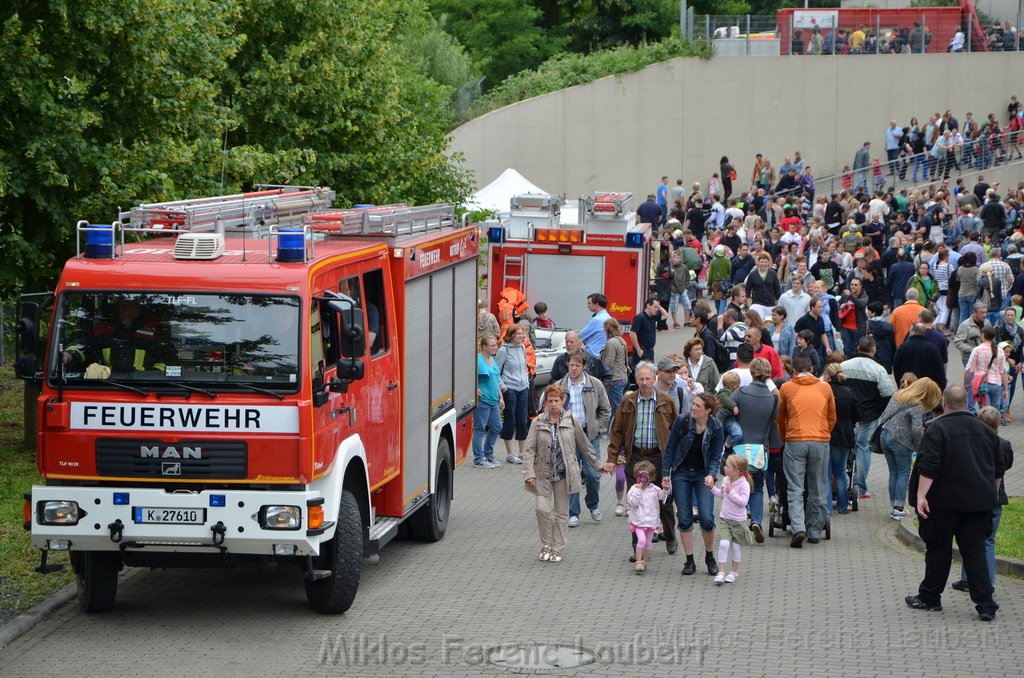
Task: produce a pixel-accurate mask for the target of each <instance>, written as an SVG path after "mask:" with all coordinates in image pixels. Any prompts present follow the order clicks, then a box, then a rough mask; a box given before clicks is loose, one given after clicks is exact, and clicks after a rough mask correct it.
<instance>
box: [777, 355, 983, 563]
mask: <svg viewBox="0 0 1024 678" xmlns="http://www.w3.org/2000/svg"><path fill="white" fill-rule="evenodd" d="M793 369H794V371H795V372H796V375H795V376H794V377H793V378H792V379H791V380H790V381H788V382H786V383H785V384H783V385H782V386H781V387H780V388H779V417H778V421H779V433H781V434H782V439H783V441H784V442H785V444H786V446H785V450H784V451H783V456H782V465H783V471H784V472H785V474H786V483H787V486H788V488H789V489H788V500H789V522H790V525H791V526H792V528H793V538H792V540H791V541H790V542H789V545H790V546H792V547H793V548H801V547H802V546H803V543H804V541H805V540H806V541H807V542H809V543H811V544H817V543H818V542H819V541H820V540H821V530H822V529H823V528H824V526H825V519H826V517H827V510H826V506H825V497H826V492H827V489H828V461H829V453H830V450H829V441H830V440H831V439H832V427H833V426H835V423H836V401H835V397H834V396H833V394H832V388H831V387H830V386H829V385H828V384H826V383H825V382H823V381H821V380H819V379H818V378H817V377H815V376H814V375H813V374H811V361H810V359H809V358H807V357H806V356H802V355H798V356H796V357H794V358H793ZM805 480H806V487H807V515H806V520H805V516H804V485H805ZM968 576H974V575H973V574H971V573H968Z"/></svg>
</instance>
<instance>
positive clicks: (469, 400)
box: [454, 260, 477, 417]
mask: <svg viewBox="0 0 1024 678" xmlns="http://www.w3.org/2000/svg"><path fill="white" fill-rule="evenodd" d="M476 290H477V277H476V260H471V261H464V262H462V263H461V264H459V265H457V266H456V267H455V308H457V309H459V313H456V314H455V343H454V348H455V352H454V354H455V355H456V356H458V359H457V360H456V361H455V412H456V416H459V417H461V416H462V415H463V414H465V413H466V412H467V411H469V410H470V409H471V408H472V407H473V406H474V405H476V354H477V347H476V339H477V337H476ZM470 311H472V312H470Z"/></svg>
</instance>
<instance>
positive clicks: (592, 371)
mask: <svg viewBox="0 0 1024 678" xmlns="http://www.w3.org/2000/svg"><path fill="white" fill-rule="evenodd" d="M577 351H583V342H582V341H580V334H579V332H577V331H576V330H569V331H568V332H566V333H565V353H562V354H560V355H559V356H558V357H557V358H555V362H554V363H553V364H552V365H551V382H552V383H554V382H556V381H558V380H559V379H561V378H563V377H564V376H565V375H567V374H569V356H570V355H572V354H573V353H576V352H577ZM584 354H585V355H586V357H587V369H586V372H587V374H589V375H590V376H592V377H594V378H595V379H600V380H601V383H603V384H607V383H608V381H610V380H611V378H612V375H611V372H609V371H608V368H607V367H605V364H604V363H603V362H601V359H600V358H599V357H597V356H595V355H594V354H592V353H589V352H586V351H584Z"/></svg>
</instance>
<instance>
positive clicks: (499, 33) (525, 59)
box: [430, 0, 565, 87]
mask: <svg viewBox="0 0 1024 678" xmlns="http://www.w3.org/2000/svg"><path fill="white" fill-rule="evenodd" d="M430 10H431V12H432V13H433V15H434V16H435V17H437V18H439V19H440V20H441V21H442V22H443V24H444V26H445V28H446V30H448V31H449V32H450V33H451V34H452V35H454V36H455V37H456V38H458V40H459V42H460V43H462V44H463V45H464V46H465V48H466V51H467V52H469V55H470V56H471V57H472V58H473V60H474V61H475V62H476V64H477V66H478V67H479V68H480V70H481V71H482V72H483V74H484V77H485V85H486V86H487V87H493V86H495V85H497V84H498V83H500V82H502V81H503V80H504V79H505V78H507V77H508V76H510V75H512V74H513V73H518V72H519V71H523V70H528V69H533V68H536V67H537V66H539V65H540V64H542V63H543V62H544V61H545V60H546V59H547V58H548V57H550V56H551V55H553V54H556V53H557V52H559V51H561V50H562V48H563V46H564V44H565V41H564V40H563V39H562V38H561V37H559V34H558V32H555V31H549V30H547V29H546V28H545V27H543V26H541V23H540V22H541V19H542V16H541V12H540V11H539V10H538V9H537V8H536V6H535V5H534V3H533V2H532V1H531V0H430Z"/></svg>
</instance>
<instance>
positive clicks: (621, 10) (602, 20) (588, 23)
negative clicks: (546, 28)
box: [546, 0, 679, 52]
mask: <svg viewBox="0 0 1024 678" xmlns="http://www.w3.org/2000/svg"><path fill="white" fill-rule="evenodd" d="M558 4H562V3H558ZM548 13H550V12H548ZM548 13H546V15H547V14H548ZM678 24H679V2H678V0H573V1H571V2H567V3H564V4H562V24H561V25H562V30H563V31H564V32H565V34H566V35H568V36H569V37H570V45H571V47H572V49H573V50H574V51H579V52H590V51H592V50H595V49H606V48H609V47H615V46H618V45H634V46H635V45H639V44H640V43H643V42H654V41H657V40H660V39H662V38H666V37H668V36H669V35H670V34H671V33H672V28H673V27H674V26H677V25H678Z"/></svg>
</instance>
